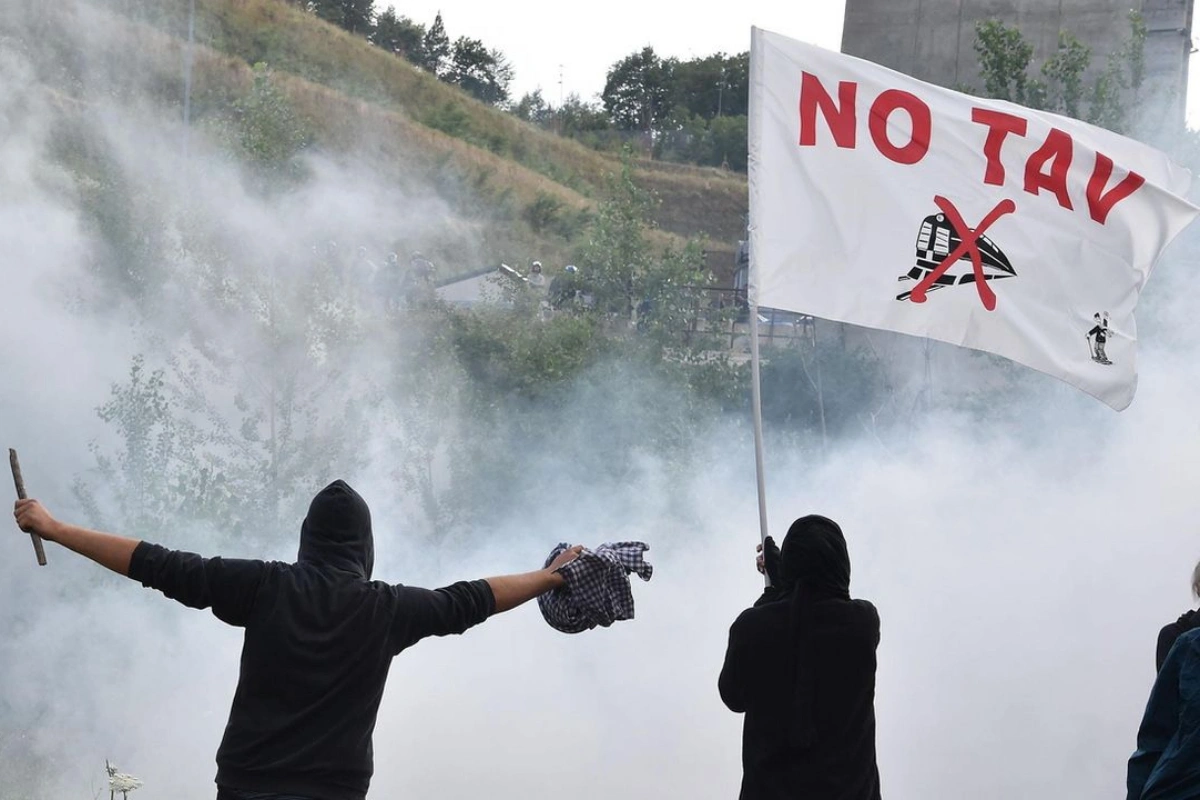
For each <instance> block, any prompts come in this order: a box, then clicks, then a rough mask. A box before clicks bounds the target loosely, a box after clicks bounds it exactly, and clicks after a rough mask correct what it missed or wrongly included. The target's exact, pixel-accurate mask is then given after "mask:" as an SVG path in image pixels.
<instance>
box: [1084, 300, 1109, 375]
mask: <svg viewBox="0 0 1200 800" xmlns="http://www.w3.org/2000/svg"><path fill="white" fill-rule="evenodd" d="M1092 320H1093V321H1094V322H1095V323H1096V324H1095V325H1094V326H1093V327H1092V329H1091V330H1090V331H1088V332H1087V334H1086V335H1087V340H1088V349H1089V350H1091V351H1092V361H1095V362H1096V363H1097V364H1106V365H1111V364H1112V363H1113V362H1111V361H1109V360H1108V354H1107V353H1105V352H1104V347H1105V345H1107V344H1108V312H1107V311H1105V312H1104V313H1103V315H1102V314H1101V313H1100V312H1099V311H1097V312H1096V313H1095V314H1093V315H1092Z"/></svg>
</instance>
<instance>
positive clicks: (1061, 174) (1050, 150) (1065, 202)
mask: <svg viewBox="0 0 1200 800" xmlns="http://www.w3.org/2000/svg"><path fill="white" fill-rule="evenodd" d="M1074 154H1075V146H1074V144H1073V143H1072V141H1071V137H1070V135H1069V134H1067V133H1065V132H1064V131H1060V130H1059V129H1058V128H1051V129H1050V133H1049V135H1047V136H1046V142H1045V143H1044V144H1043V145H1042V146H1041V147H1039V148H1038V149H1037V150H1035V151H1034V153H1033V155H1031V156H1030V157H1029V161H1028V163H1026V164H1025V191H1027V192H1029V193H1030V194H1038V193H1039V191H1040V190H1041V189H1049V190H1050V191H1051V192H1053V193H1054V196H1055V197H1057V198H1058V204H1059V205H1060V206H1062V207H1063V208H1065V209H1068V210H1072V211H1073V210H1074V209H1075V206H1073V205H1071V195H1070V194H1069V193H1068V192H1067V170H1069V169H1070V168H1071V158H1072V157H1073V156H1074ZM1047 163H1049V164H1050V171H1049V172H1046V164H1047Z"/></svg>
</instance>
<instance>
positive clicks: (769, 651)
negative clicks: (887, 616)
mask: <svg viewBox="0 0 1200 800" xmlns="http://www.w3.org/2000/svg"><path fill="white" fill-rule="evenodd" d="M760 550H762V553H763V554H762V556H761V557H760V562H759V569H760V571H765V572H766V573H767V576H768V578H769V580H770V583H771V585H770V587H768V589H767V590H766V592H764V593H763V596H762V597H761V598H759V600H758V602H756V603H755V604H754V606H753V607H752V608H749V609H747V610H746V611H743V612H742V614H741V615H740V616H739V617H738V618H737V620H736V621H735V622H734V623H733V626H732V627H731V628H730V630H729V648H728V650H727V651H726V653H725V664H724V666H723V667H722V669H721V676H720V679H719V681H718V688H719V689H720V693H721V699H722V700H723V701H724V702H725V705H726V706H728V707H729V709H730V710H731V711H735V712H738V713H742V712H744V713H745V715H746V717H745V722H744V723H743V729H742V789H741V795H740V798H741V800H800V798H813V800H879V796H880V795H879V769H878V767H877V765H876V762H875V650H876V648H877V647H878V645H879V614H878V612H877V611H876V610H875V606H873V605H871V603H869V602H867V601H866V600H851V599H850V556H849V554H848V552H847V550H846V540H845V538H844V537H843V536H842V531H841V528H839V527H838V525H837V523H835V522H833V521H832V520H830V519H826V518H825V517H821V516H815V515H813V516H807V517H802V518H800V519H798V520H796V521H795V522H794V523H792V526H791V528H789V529H788V532H787V536H786V537H785V538H784V540H783V550H782V553H781V552H780V550H779V548H778V547H776V545H775V543H774V541H773V540H772V539H771V538H770V537H768V538H767V540H766V547H765V549H764V548H762V547H761V546H760Z"/></svg>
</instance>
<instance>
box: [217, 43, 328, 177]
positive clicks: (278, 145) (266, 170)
mask: <svg viewBox="0 0 1200 800" xmlns="http://www.w3.org/2000/svg"><path fill="white" fill-rule="evenodd" d="M232 111H233V118H232V121H231V124H229V125H228V126H227V128H226V130H225V134H224V135H225V138H226V139H227V140H231V142H230V143H231V144H232V146H233V147H234V149H235V150H236V151H238V152H239V154H240V155H241V156H242V159H243V161H244V162H246V163H247V164H248V165H249V166H250V167H251V168H252V170H253V171H254V173H255V175H256V176H257V178H258V180H259V181H260V184H261V185H262V186H263V187H264V188H271V187H273V186H276V185H278V184H280V183H288V182H291V181H294V180H296V179H298V178H300V177H302V176H303V174H304V167H303V164H302V163H301V162H300V160H299V156H300V154H301V153H302V152H303V151H304V150H305V149H306V148H307V147H308V145H309V143H310V142H311V141H312V133H311V131H310V130H309V127H308V125H307V124H306V123H305V122H304V121H303V120H302V119H301V118H300V116H299V115H298V114H297V113H296V111H295V109H294V108H293V106H292V104H291V101H289V100H288V98H287V96H286V95H285V94H284V93H283V92H282V91H281V90H280V89H279V87H278V86H277V85H276V84H275V81H274V78H273V76H272V73H271V69H270V67H268V66H267V65H266V64H262V63H259V64H255V65H254V82H253V84H252V85H251V87H250V91H249V92H247V93H246V95H245V96H243V97H241V98H239V99H237V100H235V101H234V103H233V106H232Z"/></svg>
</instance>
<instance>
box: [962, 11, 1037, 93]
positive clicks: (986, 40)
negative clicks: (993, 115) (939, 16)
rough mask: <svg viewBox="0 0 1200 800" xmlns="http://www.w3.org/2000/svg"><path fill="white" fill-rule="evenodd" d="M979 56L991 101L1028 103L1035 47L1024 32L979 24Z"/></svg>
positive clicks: (995, 23) (990, 22)
mask: <svg viewBox="0 0 1200 800" xmlns="http://www.w3.org/2000/svg"><path fill="white" fill-rule="evenodd" d="M975 53H976V54H977V55H978V56H979V71H980V73H981V74H982V76H983V89H984V92H985V93H986V94H987V96H988V97H993V98H995V99H997V100H1011V101H1012V102H1014V103H1026V102H1027V100H1028V90H1029V75H1028V70H1029V63H1030V61H1032V59H1033V45H1031V44H1029V43H1028V42H1026V41H1025V37H1024V36H1022V35H1021V31H1020V29H1018V28H1017V27H1015V26H1014V27H1011V28H1010V27H1008V26H1006V25H1005V24H1004V23H1002V22H1000V21H998V20H994V19H992V20H986V21H984V22H977V23H975Z"/></svg>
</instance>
